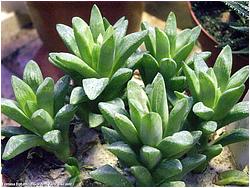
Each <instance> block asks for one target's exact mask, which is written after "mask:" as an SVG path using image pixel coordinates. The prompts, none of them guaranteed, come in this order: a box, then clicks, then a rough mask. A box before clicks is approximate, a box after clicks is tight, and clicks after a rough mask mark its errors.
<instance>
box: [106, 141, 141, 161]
mask: <svg viewBox="0 0 250 188" xmlns="http://www.w3.org/2000/svg"><path fill="white" fill-rule="evenodd" d="M107 149H108V150H109V151H110V152H111V153H113V154H114V155H115V156H117V158H118V159H119V160H121V161H122V162H124V163H125V164H126V165H128V166H134V165H140V162H138V160H137V156H136V154H135V152H134V151H133V150H132V149H131V148H130V147H129V145H127V144H125V143H123V142H115V143H113V144H111V145H109V146H107Z"/></svg>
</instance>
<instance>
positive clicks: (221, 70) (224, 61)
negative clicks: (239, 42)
mask: <svg viewBox="0 0 250 188" xmlns="http://www.w3.org/2000/svg"><path fill="white" fill-rule="evenodd" d="M213 69H214V73H215V75H216V78H217V81H218V86H219V87H220V88H221V91H224V90H225V89H226V87H227V85H228V82H229V78H230V74H231V69H232V50H231V48H230V46H228V45H227V46H225V47H224V48H223V49H222V51H221V52H220V54H219V56H218V57H217V59H216V62H215V64H214V67H213Z"/></svg>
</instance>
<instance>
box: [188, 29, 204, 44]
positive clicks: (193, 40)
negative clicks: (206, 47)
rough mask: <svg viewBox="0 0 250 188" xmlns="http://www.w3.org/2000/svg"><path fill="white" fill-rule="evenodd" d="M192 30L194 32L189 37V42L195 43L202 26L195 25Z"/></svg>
mask: <svg viewBox="0 0 250 188" xmlns="http://www.w3.org/2000/svg"><path fill="white" fill-rule="evenodd" d="M191 31H192V34H191V36H190V38H189V43H192V42H194V43H195V42H196V40H197V39H198V37H199V35H200V33H201V26H199V25H198V26H196V27H194V28H193V29H192V30H191Z"/></svg>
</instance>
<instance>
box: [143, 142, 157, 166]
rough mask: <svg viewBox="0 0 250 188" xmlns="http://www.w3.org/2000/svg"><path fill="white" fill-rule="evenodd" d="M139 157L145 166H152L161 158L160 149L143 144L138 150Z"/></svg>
mask: <svg viewBox="0 0 250 188" xmlns="http://www.w3.org/2000/svg"><path fill="white" fill-rule="evenodd" d="M140 158H141V160H142V162H143V163H144V164H145V165H146V166H147V168H149V169H152V168H154V167H155V166H156V165H157V164H158V162H159V161H160V160H161V151H160V150H158V149H157V148H154V147H150V146H143V147H142V148H141V150H140Z"/></svg>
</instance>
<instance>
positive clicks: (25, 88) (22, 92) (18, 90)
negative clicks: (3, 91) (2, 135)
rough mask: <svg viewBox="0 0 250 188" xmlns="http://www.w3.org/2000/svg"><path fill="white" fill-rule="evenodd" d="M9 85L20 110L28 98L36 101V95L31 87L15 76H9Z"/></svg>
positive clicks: (23, 108) (23, 107)
mask: <svg viewBox="0 0 250 188" xmlns="http://www.w3.org/2000/svg"><path fill="white" fill-rule="evenodd" d="M11 85H12V88H13V91H14V94H15V97H16V101H17V102H18V104H19V107H20V108H21V109H22V110H25V104H26V102H27V101H28V100H30V101H34V102H36V95H35V93H34V92H33V90H32V89H31V87H30V86H29V85H28V84H26V83H25V82H24V81H22V80H21V79H20V78H18V77H16V76H12V77H11Z"/></svg>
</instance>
